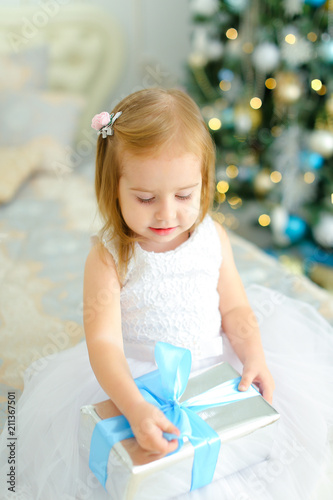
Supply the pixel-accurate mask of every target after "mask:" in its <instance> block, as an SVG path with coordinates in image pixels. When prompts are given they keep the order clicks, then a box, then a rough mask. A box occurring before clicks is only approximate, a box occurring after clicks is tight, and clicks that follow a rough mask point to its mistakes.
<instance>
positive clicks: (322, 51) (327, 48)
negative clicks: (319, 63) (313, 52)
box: [318, 40, 333, 64]
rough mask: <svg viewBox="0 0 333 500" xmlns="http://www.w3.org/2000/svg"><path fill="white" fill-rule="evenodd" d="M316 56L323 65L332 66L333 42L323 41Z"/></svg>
mask: <svg viewBox="0 0 333 500" xmlns="http://www.w3.org/2000/svg"><path fill="white" fill-rule="evenodd" d="M318 55H319V57H320V59H322V60H323V61H324V62H325V63H328V64H333V40H323V41H322V42H321V43H320V45H319V47H318Z"/></svg>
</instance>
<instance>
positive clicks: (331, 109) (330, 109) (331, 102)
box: [325, 94, 333, 116]
mask: <svg viewBox="0 0 333 500" xmlns="http://www.w3.org/2000/svg"><path fill="white" fill-rule="evenodd" d="M325 108H326V111H327V113H328V114H329V115H330V116H333V94H331V95H330V97H328V98H327V99H326V103H325Z"/></svg>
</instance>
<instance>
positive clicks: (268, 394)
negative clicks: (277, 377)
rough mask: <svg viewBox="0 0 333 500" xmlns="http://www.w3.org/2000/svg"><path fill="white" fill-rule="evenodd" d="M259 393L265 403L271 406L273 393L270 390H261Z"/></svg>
mask: <svg viewBox="0 0 333 500" xmlns="http://www.w3.org/2000/svg"><path fill="white" fill-rule="evenodd" d="M260 392H261V395H262V397H263V398H264V399H266V401H267V403H269V404H272V403H273V391H272V390H270V389H268V388H267V389H266V388H265V389H263V390H262V391H260Z"/></svg>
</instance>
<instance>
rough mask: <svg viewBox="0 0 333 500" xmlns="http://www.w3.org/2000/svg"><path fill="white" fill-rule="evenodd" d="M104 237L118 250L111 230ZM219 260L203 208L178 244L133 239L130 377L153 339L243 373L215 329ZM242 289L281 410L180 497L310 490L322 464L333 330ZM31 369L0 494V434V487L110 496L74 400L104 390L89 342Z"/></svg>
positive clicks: (86, 498) (0, 471)
mask: <svg viewBox="0 0 333 500" xmlns="http://www.w3.org/2000/svg"><path fill="white" fill-rule="evenodd" d="M99 237H100V238H101V240H102V241H103V243H104V245H105V246H106V247H107V248H108V250H109V251H110V252H111V253H112V255H113V256H114V258H115V259H116V253H115V252H114V248H113V247H112V245H110V244H109V243H108V242H107V238H106V237H105V236H103V235H99ZM220 265H221V248H220V240H219V237H218V234H217V231H216V229H215V226H214V223H213V221H212V220H211V218H210V217H209V216H207V217H206V218H205V220H204V221H203V223H202V224H200V225H199V227H198V228H197V229H196V230H195V231H194V233H193V234H192V235H191V237H190V238H189V239H188V240H187V241H186V242H184V243H183V244H182V245H180V246H179V247H178V248H176V249H175V250H172V251H169V252H165V253H154V252H147V251H145V250H143V249H142V248H141V247H140V246H139V244H136V250H135V256H134V257H133V258H132V259H131V261H130V264H129V268H128V273H127V276H126V280H125V283H124V286H123V288H122V291H121V306H122V328H123V336H124V345H125V354H126V356H127V359H128V362H129V365H130V368H131V371H132V375H133V376H134V377H137V376H139V375H141V374H143V373H145V372H148V371H151V370H152V369H155V368H156V366H155V364H154V360H153V348H154V344H155V342H156V341H158V340H162V341H164V342H169V343H173V344H175V345H179V346H184V347H186V348H189V349H191V351H192V356H193V364H192V367H193V370H196V369H200V368H202V367H203V366H207V365H211V364H215V363H216V362H219V361H221V359H223V360H227V361H229V362H230V363H231V364H232V365H233V366H234V367H235V368H236V369H237V370H238V371H240V372H241V370H242V366H241V364H240V362H239V361H238V359H237V358H236V356H235V355H234V353H233V352H232V349H231V347H230V344H229V342H228V340H227V338H226V337H225V335H224V334H223V333H222V332H221V331H220V325H221V317H220V313H219V310H218V302H219V297H218V293H217V290H216V287H217V281H218V274H219V268H220ZM247 295H248V298H249V301H250V303H251V305H252V307H253V309H254V312H255V313H256V316H257V319H258V321H259V325H260V329H261V333H262V341H263V345H264V349H265V354H266V360H267V364H268V367H269V369H270V370H271V373H272V375H273V377H274V379H275V383H276V390H275V393H274V399H273V406H274V407H275V408H276V410H278V411H279V413H280V414H281V418H280V420H279V421H278V422H277V423H276V424H274V426H275V433H276V435H275V439H274V443H273V447H272V450H271V452H270V457H269V459H268V460H266V461H264V462H261V463H258V465H254V466H250V467H246V466H244V469H242V471H240V472H237V473H234V474H232V475H229V476H227V477H225V478H224V479H221V480H218V481H215V482H214V483H211V484H210V485H208V486H206V487H204V488H202V489H199V490H195V491H193V492H191V493H187V494H185V495H183V496H181V499H182V500H185V499H186V500H211V499H215V498H219V499H221V500H286V499H288V500H306V499H312V492H313V491H314V489H315V488H316V486H317V483H318V481H319V480H320V479H321V476H322V475H324V473H325V467H326V465H327V463H328V460H329V444H328V432H329V426H330V425H332V423H333V330H332V328H331V327H330V325H329V324H328V323H327V322H326V321H325V320H324V319H323V318H322V317H321V316H320V315H319V314H318V313H317V312H316V311H315V310H314V309H313V308H312V307H311V306H309V305H307V304H305V303H303V302H300V301H296V300H292V299H290V298H287V297H285V296H283V295H281V294H280V293H277V292H275V291H273V290H270V289H267V288H264V287H261V286H250V287H249V288H248V289H247ZM221 333H222V334H221ZM222 339H223V345H222ZM41 368H42V369H41ZM28 373H29V376H27V377H26V380H25V388H24V391H23V394H22V396H21V398H20V400H19V409H18V414H17V426H18V441H17V443H18V450H19V451H18V468H17V474H18V475H17V479H16V485H17V487H16V491H17V493H16V494H6V493H4V492H7V484H6V480H7V479H6V473H7V472H8V464H7V461H6V459H7V452H6V451H5V450H6V444H7V442H6V436H5V435H4V434H5V433H3V434H2V437H1V440H0V495H1V494H3V495H4V496H3V497H1V498H4V499H7V498H8V499H13V498H16V499H19V500H21V499H22V500H60V499H61V500H63V499H64V500H74V499H75V500H92V499H94V500H106V499H109V498H110V496H109V495H108V494H107V493H106V492H105V491H104V489H103V487H102V486H100V485H99V483H98V482H97V479H95V478H94V476H93V474H92V473H91V472H90V471H89V468H88V466H87V464H85V463H82V459H81V457H80V456H79V451H78V436H77V433H78V424H79V413H80V407H81V406H83V405H86V404H91V403H97V402H99V401H103V400H105V399H107V395H106V394H105V393H104V391H103V390H102V389H101V388H100V387H99V384H98V382H97V380H96V378H95V376H94V373H93V372H92V369H91V368H90V364H89V359H88V354H87V347H86V343H85V342H81V343H80V344H79V345H77V346H76V347H74V348H72V349H69V350H67V351H64V352H61V353H60V354H57V355H53V356H51V357H50V358H49V359H47V362H46V363H43V365H41V364H40V363H39V364H35V370H34V369H30V370H29V371H28ZM252 453H253V454H254V455H255V453H256V451H255V449H254V450H253V451H252ZM249 458H250V459H251V460H250V462H249V463H254V462H255V459H253V458H254V457H253V456H252V457H249ZM229 459H230V460H232V457H230V458H229ZM244 463H245V464H246V457H244ZM331 491H332V492H333V485H332V490H331ZM320 500H321V499H320Z"/></svg>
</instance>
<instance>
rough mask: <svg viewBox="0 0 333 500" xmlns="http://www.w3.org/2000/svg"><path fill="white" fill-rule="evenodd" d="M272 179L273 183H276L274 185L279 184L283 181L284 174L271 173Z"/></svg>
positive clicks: (275, 171)
mask: <svg viewBox="0 0 333 500" xmlns="http://www.w3.org/2000/svg"><path fill="white" fill-rule="evenodd" d="M270 178H271V181H272V182H274V184H277V183H278V182H280V181H281V179H282V174H281V172H278V171H277V170H274V172H272V173H271V175H270Z"/></svg>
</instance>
